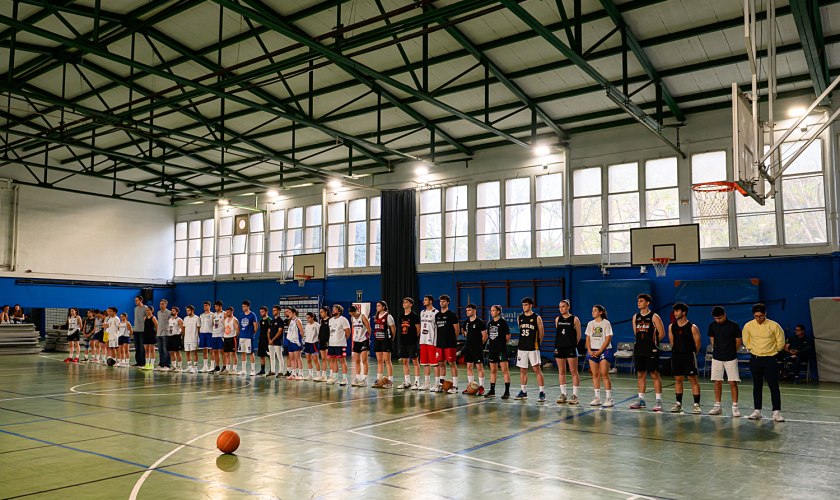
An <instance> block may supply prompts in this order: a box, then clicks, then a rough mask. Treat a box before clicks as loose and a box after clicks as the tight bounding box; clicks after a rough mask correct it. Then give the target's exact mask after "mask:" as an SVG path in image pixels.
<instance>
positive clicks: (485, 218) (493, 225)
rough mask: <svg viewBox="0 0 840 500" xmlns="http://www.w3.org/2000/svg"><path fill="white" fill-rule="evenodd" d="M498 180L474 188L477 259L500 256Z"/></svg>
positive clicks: (490, 258)
mask: <svg viewBox="0 0 840 500" xmlns="http://www.w3.org/2000/svg"><path fill="white" fill-rule="evenodd" d="M500 185H501V183H500V182H499V181H494V182H484V183H482V184H479V185H478V186H477V188H476V207H477V209H476V211H475V234H476V236H475V257H476V259H477V260H499V259H500V258H501V240H500V235H501V232H502V227H501V209H500V205H501V197H500V195H499V192H500Z"/></svg>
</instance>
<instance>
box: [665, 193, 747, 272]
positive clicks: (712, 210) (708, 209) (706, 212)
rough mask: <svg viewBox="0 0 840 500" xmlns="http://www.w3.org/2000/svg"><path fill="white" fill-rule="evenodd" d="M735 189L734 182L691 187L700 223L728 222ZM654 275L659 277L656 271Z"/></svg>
mask: <svg viewBox="0 0 840 500" xmlns="http://www.w3.org/2000/svg"><path fill="white" fill-rule="evenodd" d="M735 189H736V185H735V183H734V182H704V183H702V184H695V185H694V186H692V187H691V190H692V191H693V192H694V202H695V203H696V204H697V213H698V214H699V215H700V223H701V224H704V225H709V224H715V223H717V222H722V221H726V220H728V219H729V199H730V198H731V197H732V193H734V192H735ZM656 275H657V276H659V272H658V271H657V274H656ZM663 275H664V273H663Z"/></svg>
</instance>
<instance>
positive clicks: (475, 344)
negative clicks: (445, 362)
mask: <svg viewBox="0 0 840 500" xmlns="http://www.w3.org/2000/svg"><path fill="white" fill-rule="evenodd" d="M476 312H478V308H477V307H476V306H475V304H468V305H467V320H466V321H464V326H463V328H464V331H465V332H466V334H467V346H466V349H465V350H464V360H465V361H466V362H467V383H468V384H472V383H473V382H474V381H475V379H474V375H473V370H474V369H475V367H476V366H477V367H478V392H477V393H475V395H476V396H484V344H485V343H486V342H487V325H485V324H484V321H483V320H482V319H481V318H479V317H478V316H476ZM462 394H469V392H468V389H464V392H463V393H462Z"/></svg>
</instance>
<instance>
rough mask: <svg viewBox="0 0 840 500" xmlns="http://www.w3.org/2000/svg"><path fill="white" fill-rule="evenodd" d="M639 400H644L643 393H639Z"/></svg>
mask: <svg viewBox="0 0 840 500" xmlns="http://www.w3.org/2000/svg"><path fill="white" fill-rule="evenodd" d="M639 399H642V400H644V399H645V395H644V394H643V393H641V392H640V393H639Z"/></svg>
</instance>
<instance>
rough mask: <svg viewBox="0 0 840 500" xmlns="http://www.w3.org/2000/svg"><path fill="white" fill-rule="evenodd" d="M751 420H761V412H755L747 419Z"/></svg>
mask: <svg viewBox="0 0 840 500" xmlns="http://www.w3.org/2000/svg"><path fill="white" fill-rule="evenodd" d="M747 418H748V419H750V420H761V410H755V411H754V412H752V415H750V416H749V417H747Z"/></svg>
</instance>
